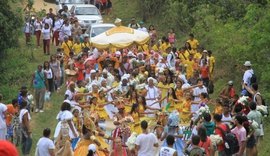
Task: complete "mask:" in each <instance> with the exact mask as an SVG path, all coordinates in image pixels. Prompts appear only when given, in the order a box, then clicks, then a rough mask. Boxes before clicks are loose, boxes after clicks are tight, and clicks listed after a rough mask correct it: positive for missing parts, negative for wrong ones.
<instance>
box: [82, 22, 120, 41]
mask: <svg viewBox="0 0 270 156" xmlns="http://www.w3.org/2000/svg"><path fill="white" fill-rule="evenodd" d="M113 27H115V25H114V24H111V23H101V24H92V25H90V26H89V27H88V29H87V30H86V32H85V34H87V35H89V36H90V40H91V38H92V37H95V36H97V35H99V34H101V33H103V32H105V31H107V30H109V29H111V28H113Z"/></svg>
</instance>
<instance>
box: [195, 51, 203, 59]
mask: <svg viewBox="0 0 270 156" xmlns="http://www.w3.org/2000/svg"><path fill="white" fill-rule="evenodd" d="M201 58H202V49H201V48H199V49H198V50H196V53H195V54H194V59H196V60H197V61H200V59H201Z"/></svg>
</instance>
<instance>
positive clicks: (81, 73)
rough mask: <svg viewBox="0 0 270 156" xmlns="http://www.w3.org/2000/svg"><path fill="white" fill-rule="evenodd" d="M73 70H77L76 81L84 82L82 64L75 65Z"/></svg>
mask: <svg viewBox="0 0 270 156" xmlns="http://www.w3.org/2000/svg"><path fill="white" fill-rule="evenodd" d="M75 68H77V69H78V72H77V74H78V76H77V81H82V80H84V74H83V71H84V64H83V63H79V62H78V63H75Z"/></svg>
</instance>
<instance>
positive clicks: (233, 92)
mask: <svg viewBox="0 0 270 156" xmlns="http://www.w3.org/2000/svg"><path fill="white" fill-rule="evenodd" d="M229 95H230V98H233V97H234V95H235V89H234V88H233V87H232V88H231V89H230V90H229Z"/></svg>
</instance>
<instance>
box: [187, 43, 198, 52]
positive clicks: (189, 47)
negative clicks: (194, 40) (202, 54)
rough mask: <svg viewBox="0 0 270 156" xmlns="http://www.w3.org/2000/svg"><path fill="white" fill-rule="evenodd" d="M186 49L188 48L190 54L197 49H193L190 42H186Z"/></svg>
mask: <svg viewBox="0 0 270 156" xmlns="http://www.w3.org/2000/svg"><path fill="white" fill-rule="evenodd" d="M185 50H186V53H188V54H189V55H190V54H193V55H194V54H195V52H196V51H197V50H194V49H192V48H191V45H190V43H189V42H186V43H185Z"/></svg>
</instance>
